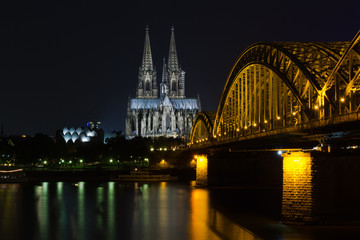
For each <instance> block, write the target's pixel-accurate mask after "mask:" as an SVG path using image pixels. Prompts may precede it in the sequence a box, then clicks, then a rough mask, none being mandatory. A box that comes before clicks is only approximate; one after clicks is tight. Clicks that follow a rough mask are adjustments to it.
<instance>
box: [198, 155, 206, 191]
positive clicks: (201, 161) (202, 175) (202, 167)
mask: <svg viewBox="0 0 360 240" xmlns="http://www.w3.org/2000/svg"><path fill="white" fill-rule="evenodd" d="M207 174H208V159H207V156H206V155H199V156H198V160H197V162H196V184H197V185H207Z"/></svg>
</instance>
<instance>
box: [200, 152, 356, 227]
mask: <svg viewBox="0 0 360 240" xmlns="http://www.w3.org/2000/svg"><path fill="white" fill-rule="evenodd" d="M196 181H197V184H198V185H200V186H227V187H228V186H246V187H250V188H252V187H260V188H267V189H273V191H275V192H274V193H276V194H275V196H276V199H278V202H279V204H276V205H274V208H278V207H279V210H278V211H279V220H281V221H282V222H283V223H286V224H339V223H341V224H344V223H347V224H358V223H359V221H360V205H359V202H360V191H359V189H360V161H359V152H358V151H356V152H351V151H342V152H332V153H327V152H319V151H310V152H302V151H298V152H288V153H284V154H282V156H279V155H278V154H277V153H276V152H274V151H255V150H254V151H242V152H240V151H238V152H226V151H222V152H221V151H218V152H208V153H207V154H206V155H205V154H204V153H203V155H198V159H197V171H196ZM281 190H282V191H281ZM280 215H281V217H280Z"/></svg>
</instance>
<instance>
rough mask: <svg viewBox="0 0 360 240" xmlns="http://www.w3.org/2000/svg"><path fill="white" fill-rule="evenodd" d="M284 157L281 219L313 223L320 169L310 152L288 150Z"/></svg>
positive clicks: (286, 221)
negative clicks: (317, 179)
mask: <svg viewBox="0 0 360 240" xmlns="http://www.w3.org/2000/svg"><path fill="white" fill-rule="evenodd" d="M281 156H282V157H283V185H282V186H283V187H282V207H281V221H282V222H283V223H301V224H306V223H312V222H314V221H315V220H316V216H315V215H314V214H315V208H316V203H317V202H318V200H319V199H318V190H319V189H318V187H319V186H318V184H317V183H316V178H317V177H318V169H317V168H316V167H317V165H316V164H315V161H314V158H313V157H311V154H310V152H288V153H284V154H282V155H281Z"/></svg>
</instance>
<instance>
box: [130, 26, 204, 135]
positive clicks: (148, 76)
mask: <svg viewBox="0 0 360 240" xmlns="http://www.w3.org/2000/svg"><path fill="white" fill-rule="evenodd" d="M156 76H157V74H156V69H155V67H154V64H153V59H152V55H151V47H150V37H149V29H148V28H146V31H145V44H144V52H143V58H142V64H141V66H140V68H139V75H138V84H137V88H136V98H129V101H128V106H127V117H126V136H127V137H129V138H132V137H135V136H142V137H160V136H165V137H174V138H177V137H181V138H186V139H187V138H188V137H189V136H190V132H191V127H192V124H193V121H194V120H195V117H196V114H197V113H198V112H199V111H201V110H200V108H201V105H200V98H199V96H198V97H197V98H186V97H185V72H184V71H183V70H182V69H181V67H180V64H179V61H178V57H177V53H176V45H175V34H174V28H173V27H172V28H171V37H170V48H169V57H168V59H167V62H166V60H165V58H164V59H163V68H162V77H161V83H160V86H158V84H157V80H156Z"/></svg>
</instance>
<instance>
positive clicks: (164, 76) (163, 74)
mask: <svg viewBox="0 0 360 240" xmlns="http://www.w3.org/2000/svg"><path fill="white" fill-rule="evenodd" d="M161 82H162V83H166V82H167V77H166V63H165V57H164V58H163V71H162V79H161Z"/></svg>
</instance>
